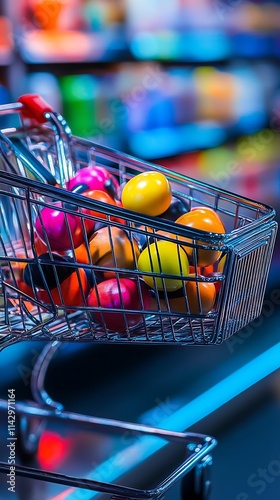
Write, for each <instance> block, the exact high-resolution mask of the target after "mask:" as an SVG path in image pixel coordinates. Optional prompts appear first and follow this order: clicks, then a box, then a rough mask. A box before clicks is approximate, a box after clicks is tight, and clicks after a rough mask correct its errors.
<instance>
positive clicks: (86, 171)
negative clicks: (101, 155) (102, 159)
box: [66, 165, 120, 198]
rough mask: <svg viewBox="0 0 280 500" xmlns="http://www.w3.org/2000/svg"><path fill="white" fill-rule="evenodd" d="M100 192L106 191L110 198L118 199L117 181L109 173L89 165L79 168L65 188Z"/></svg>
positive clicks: (104, 169) (101, 168)
mask: <svg viewBox="0 0 280 500" xmlns="http://www.w3.org/2000/svg"><path fill="white" fill-rule="evenodd" d="M83 186H84V191H93V190H96V189H97V190H101V191H106V192H107V193H108V194H109V195H110V196H111V197H112V198H118V196H119V194H120V193H119V190H120V186H119V183H118V181H117V179H116V178H115V177H114V176H113V175H112V174H110V172H109V171H108V170H107V169H106V168H104V167H99V166H97V165H96V166H94V165H91V166H89V167H85V168H81V169H80V170H79V171H78V172H77V173H76V174H75V175H74V177H73V178H72V179H70V181H69V182H68V183H67V185H66V188H67V189H68V190H69V191H73V190H74V189H76V188H77V187H79V189H81V190H80V191H79V192H80V193H82V189H83Z"/></svg>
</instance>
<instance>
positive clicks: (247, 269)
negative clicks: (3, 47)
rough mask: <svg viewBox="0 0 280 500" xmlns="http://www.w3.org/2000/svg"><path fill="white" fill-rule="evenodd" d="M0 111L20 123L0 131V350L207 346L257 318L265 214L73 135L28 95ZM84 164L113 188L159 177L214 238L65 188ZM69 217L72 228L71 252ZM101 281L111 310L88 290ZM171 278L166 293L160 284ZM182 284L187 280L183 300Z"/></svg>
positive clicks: (266, 262)
mask: <svg viewBox="0 0 280 500" xmlns="http://www.w3.org/2000/svg"><path fill="white" fill-rule="evenodd" d="M1 113H2V114H3V113H16V114H18V116H19V118H20V123H19V126H18V127H14V128H10V129H5V130H2V132H1V136H0V146H1V157H0V169H1V170H0V203H1V212H0V224H1V237H0V266H1V267H0V280H1V281H0V318H1V320H0V321H1V322H0V336H1V347H2V348H3V347H5V346H7V345H9V344H11V343H14V342H17V341H21V340H31V339H37V340H39V339H45V340H52V341H53V340H59V341H61V340H67V341H70V340H75V341H95V342H105V343H106V342H119V343H146V344H149V343H160V344H164V343H180V344H190V345H194V344H197V345H205V344H218V343H221V342H222V341H224V340H225V339H227V338H228V337H230V336H231V335H233V334H234V333H235V332H236V331H238V330H240V329H241V328H243V327H244V326H245V325H246V324H248V323H249V322H251V321H252V320H254V319H255V318H256V317H258V316H259V315H260V313H261V308H262V304H263V297H264V293H265V288H266V283H267V277H268V272H269V268H270V263H271V259H272V253H273V247H274V242H275V237H276V232H277V224H276V222H275V220H274V218H275V212H274V210H273V209H272V208H271V207H269V206H267V205H264V204H262V203H258V202H255V201H252V200H249V199H247V198H244V197H241V196H238V195H236V194H233V193H230V192H227V191H224V190H221V189H219V188H216V187H213V186H211V185H208V184H205V183H203V182H199V181H197V180H194V179H191V178H188V177H186V176H184V175H180V174H175V173H174V172H172V171H170V170H166V169H164V168H162V167H160V166H157V165H153V164H151V163H147V162H144V161H141V160H140V159H137V158H133V157H131V156H129V155H126V154H123V153H121V152H118V151H114V150H112V149H110V148H106V147H103V146H100V145H97V144H95V143H93V142H91V141H88V140H85V139H81V138H78V137H74V136H72V135H71V131H70V129H69V127H68V125H67V123H66V122H65V120H64V119H63V117H61V116H60V115H59V114H57V113H55V112H54V111H52V109H51V108H50V107H49V106H48V105H46V103H44V101H43V100H42V99H40V98H39V97H38V96H23V97H22V98H20V99H19V102H18V103H15V104H11V105H6V106H2V107H0V114H1ZM90 166H94V167H96V166H101V167H103V168H105V169H106V171H107V172H108V173H109V174H110V176H111V181H112V182H113V184H114V182H115V184H116V185H118V186H123V185H125V184H126V183H127V182H128V181H129V180H130V179H131V178H132V177H135V176H136V175H138V174H140V173H143V172H151V171H155V172H160V173H162V174H164V175H165V177H166V178H167V179H168V181H169V183H170V186H171V189H172V194H173V196H175V197H177V198H179V199H180V200H182V202H183V203H184V206H185V207H187V208H186V211H190V210H192V209H194V208H196V207H201V206H203V207H206V208H210V209H212V210H214V211H215V213H216V214H217V215H218V216H219V217H220V219H221V220H222V222H223V225H224V227H225V232H224V233H215V232H207V231H203V230H200V229H195V228H193V227H186V226H184V225H182V224H179V223H177V222H174V221H172V220H171V221H170V220H168V219H166V218H164V217H159V216H156V217H155V216H149V215H143V214H141V213H139V212H136V211H132V210H128V209H125V208H123V207H122V206H120V203H117V202H116V203H114V204H108V203H104V202H102V201H98V200H95V199H90V198H88V197H86V196H85V195H84V194H79V192H75V191H70V190H67V189H65V187H66V186H67V183H68V182H69V180H70V179H71V178H73V176H74V175H75V174H76V173H77V172H78V171H80V170H81V169H83V168H85V167H90ZM112 182H111V185H110V186H109V185H108V190H112ZM116 197H117V196H116ZM43 210H50V211H51V210H56V212H57V214H58V217H59V218H60V219H59V220H60V224H61V225H63V233H61V236H60V237H58V239H59V240H60V241H59V243H61V245H59V244H58V245H57V246H56V247H55V250H54V249H53V242H52V240H51V238H50V235H49V232H48V228H47V227H46V224H45V219H44V218H43V216H42V213H43ZM73 221H74V223H75V224H76V226H78V227H79V228H80V229H79V231H80V233H79V234H80V236H81V240H80V241H81V242H82V243H81V244H80V245H79V246H77V243H76V242H75V241H74V237H73V230H72V222H73ZM38 224H39V226H40V229H41V236H40V238H38V231H37V229H36V228H38ZM56 224H58V223H55V225H56ZM76 226H75V227H76ZM89 228H91V234H90V229H89ZM100 233H102V234H103V236H104V234H105V235H106V242H107V243H106V245H107V246H106V245H105V246H106V251H105V250H104V254H103V255H102V256H101V257H102V258H101V257H100V253H98V251H99V250H100V245H99V240H98V238H97V239H96V237H97V234H100ZM42 235H43V236H42ZM89 235H90V236H89ZM66 241H67V244H66ZM93 241H95V243H96V245H95V246H94V244H93V243H92V242H93ZM103 242H104V241H103ZM160 242H165V243H170V244H172V245H173V246H172V248H173V249H175V248H176V251H175V254H173V256H172V255H170V260H172V259H175V261H176V263H177V264H176V265H177V271H176V273H173V272H171V271H170V269H169V268H168V271H167V272H166V269H165V265H164V262H162V261H161V255H160V245H161V244H162V243H160ZM92 245H93V246H94V250H93V247H92ZM152 245H153V250H154V251H155V253H156V256H157V264H158V266H157V267H156V266H155V267H153V265H151V266H150V269H148V270H146V271H145V270H144V271H143V269H139V265H138V262H139V254H141V252H142V251H143V249H146V253H147V254H148V255H149V256H150V258H151V249H152ZM61 248H62V249H63V251H61ZM96 249H98V250H96ZM95 252H97V253H98V255H99V257H100V258H99V260H98V259H97V258H95V257H93V255H95ZM182 252H183V253H182ZM205 252H208V254H207V255H210V254H214V255H215V257H216V258H215V259H214V262H212V264H211V266H210V268H211V269H210V270H211V271H212V274H211V273H209V272H207V273H203V272H202V270H201V262H200V257H199V256H200V255H201V254H202V253H205ZM105 254H106V258H103V257H104V255H105ZM186 256H187V259H188V272H186V271H185V267H184V266H185V259H186ZM212 260H213V259H212ZM190 265H191V266H192V269H191V271H192V272H190ZM206 267H207V266H206ZM208 271H209V270H208ZM213 273H214V274H213ZM105 279H106V280H107V281H108V280H110V279H114V280H115V286H116V287H117V289H118V290H119V302H118V303H117V304H115V305H114V307H113V308H112V305H111V306H110V307H108V306H106V304H105V305H104V303H103V302H102V300H101V298H100V295H99V292H98V289H99V288H98V286H99V284H100V282H103V281H104V280H105ZM123 279H128V280H130V282H131V281H132V282H133V284H134V294H135V296H134V302H133V304H132V305H131V304H130V305H129V306H128V305H127V303H126V302H125V300H124V298H123V297H122V294H121V286H122V280H123ZM174 280H175V282H176V287H175V288H176V291H175V292H174V291H172V290H170V288H169V287H168V283H170V281H171V282H174ZM147 282H148V283H149V286H148V287H147V286H146V283H147ZM178 283H179V284H180V286H178ZM188 283H193V284H194V286H193V294H194V297H192V299H191V298H190V295H189V294H188V293H187V284H188ZM208 283H212V284H213V283H214V284H216V288H215V291H216V294H215V300H213V303H212V304H211V307H210V308H209V310H205V308H204V303H203V301H204V298H203V295H202V292H201V286H200V285H201V284H208ZM144 285H145V286H144ZM217 285H218V286H217ZM146 288H148V295H149V300H148V301H147V300H146V296H147V289H146ZM89 290H90V291H91V293H94V294H95V296H96V301H95V303H94V304H92V303H90V304H89V301H88V294H89ZM178 300H180V304H181V305H180V307H178V303H179V302H178ZM193 300H194V301H195V303H196V307H192V301H193ZM182 303H183V305H182ZM147 304H148V305H147ZM176 304H177V305H176ZM108 318H109V320H108Z"/></svg>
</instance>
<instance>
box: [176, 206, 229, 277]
mask: <svg viewBox="0 0 280 500" xmlns="http://www.w3.org/2000/svg"><path fill="white" fill-rule="evenodd" d="M176 223H177V224H182V225H184V226H186V227H190V228H194V229H200V230H202V231H206V232H209V233H218V234H225V227H224V225H223V222H222V220H221V219H220V217H219V215H218V214H217V213H216V212H215V211H214V210H212V209H211V208H208V207H196V208H194V209H193V210H191V211H190V212H187V213H185V214H183V215H181V216H180V217H179V218H178V219H177V220H176ZM178 239H179V240H180V241H182V242H186V243H189V245H184V250H185V251H186V252H187V254H188V256H189V258H190V260H191V262H192V264H194V262H193V261H194V258H195V254H196V255H197V265H198V266H199V267H207V266H210V265H211V264H213V263H214V262H216V261H217V260H218V259H219V258H220V256H221V252H220V251H218V250H211V249H201V248H199V249H197V252H196V253H195V252H194V248H193V246H192V243H193V240H192V239H190V238H185V237H183V236H178ZM196 243H197V244H200V245H201V244H205V245H207V246H208V245H209V244H208V243H205V242H203V241H196Z"/></svg>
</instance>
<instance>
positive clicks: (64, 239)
mask: <svg viewBox="0 0 280 500" xmlns="http://www.w3.org/2000/svg"><path fill="white" fill-rule="evenodd" d="M60 207H61V204H56V206H54V207H52V208H49V207H45V208H43V209H42V210H41V212H40V215H38V217H37V219H36V222H35V230H36V233H37V235H38V237H39V238H40V239H41V240H42V241H43V242H44V243H46V244H47V242H49V245H50V248H51V250H52V251H57V252H64V251H67V250H71V249H72V248H73V247H74V248H77V247H78V246H80V245H81V244H82V243H83V242H84V232H83V225H82V221H81V219H80V217H78V216H75V215H72V214H67V213H65V212H63V211H61V210H59V208H60ZM68 228H69V229H68ZM69 231H70V233H71V236H70V234H69Z"/></svg>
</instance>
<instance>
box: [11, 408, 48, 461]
mask: <svg viewBox="0 0 280 500" xmlns="http://www.w3.org/2000/svg"><path fill="white" fill-rule="evenodd" d="M31 404H32V403H31ZM45 425H46V423H45V421H44V420H42V418H39V417H35V416H34V417H33V416H32V417H30V416H26V415H19V416H18V429H17V451H18V455H19V456H20V458H21V460H22V461H23V462H27V461H30V460H33V459H34V458H35V457H36V455H37V452H38V446H39V441H40V437H41V435H42V432H43V430H44V428H45Z"/></svg>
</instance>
